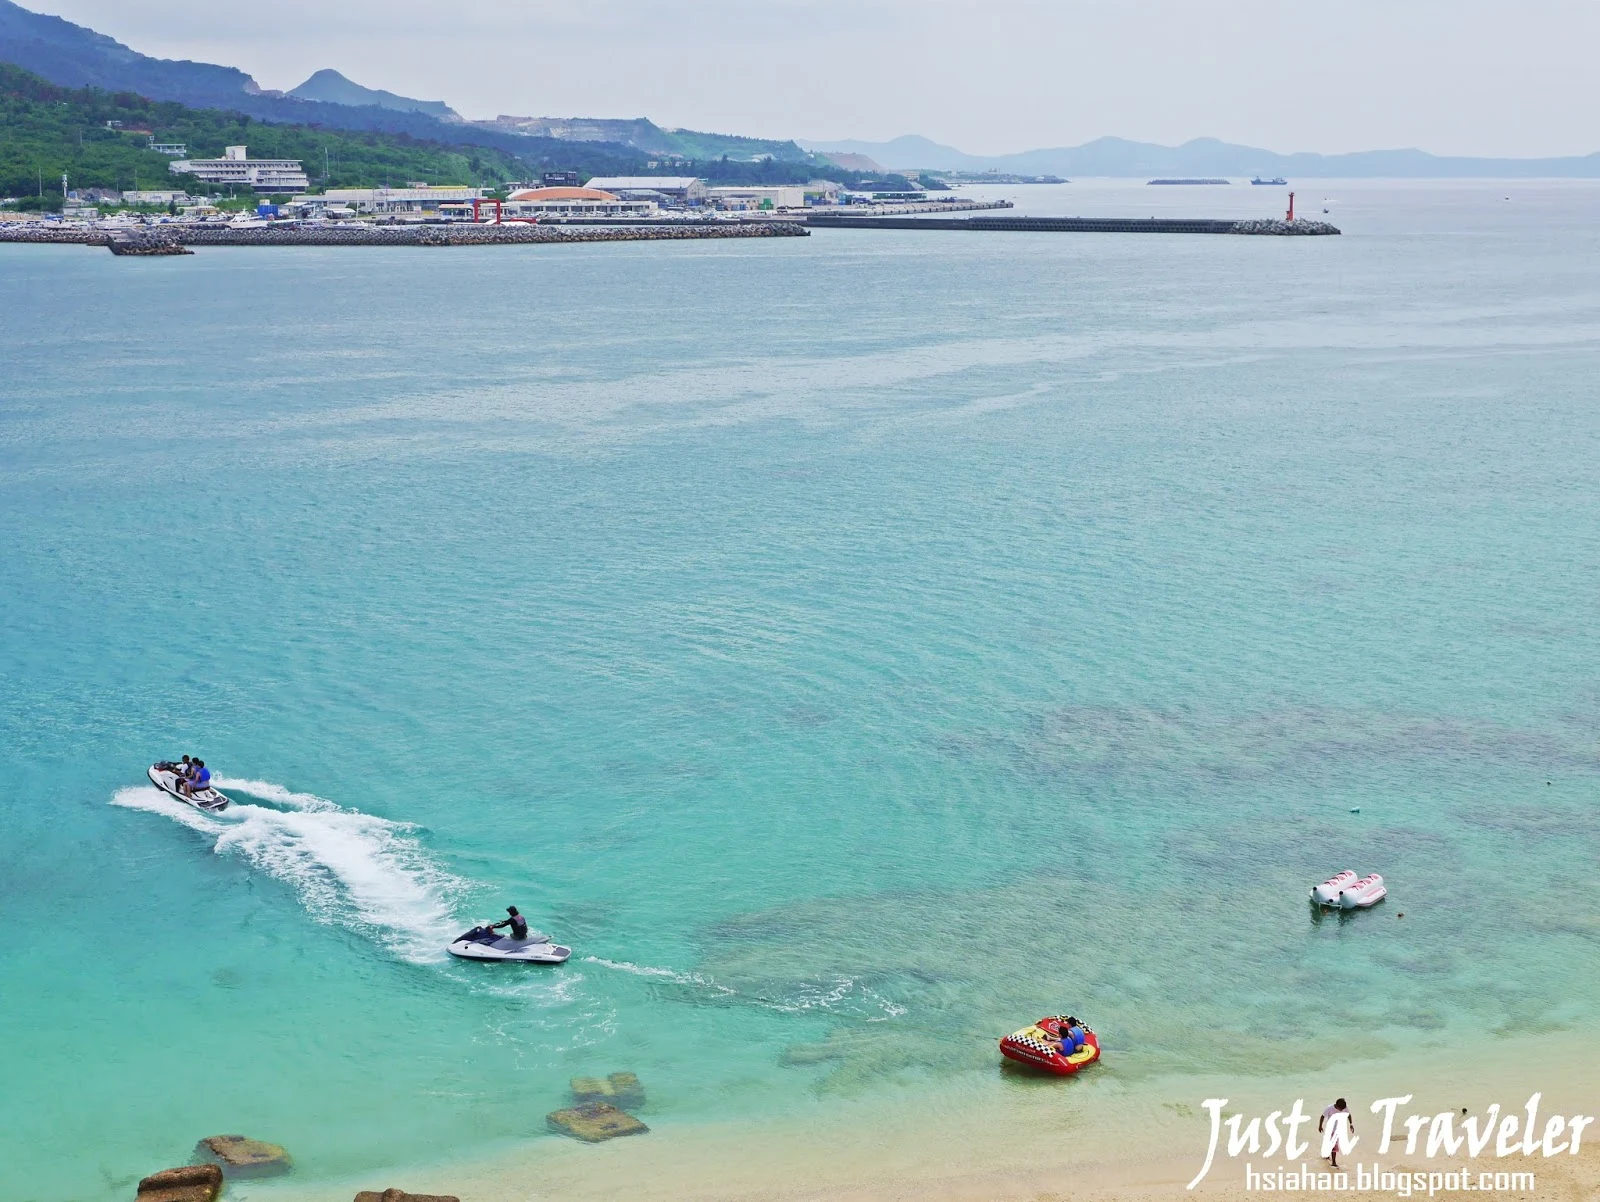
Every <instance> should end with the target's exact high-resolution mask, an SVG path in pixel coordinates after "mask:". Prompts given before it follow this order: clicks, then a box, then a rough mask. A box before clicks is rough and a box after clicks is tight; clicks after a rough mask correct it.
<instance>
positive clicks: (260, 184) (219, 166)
mask: <svg viewBox="0 0 1600 1202" xmlns="http://www.w3.org/2000/svg"><path fill="white" fill-rule="evenodd" d="M167 170H168V171H170V172H172V174H173V175H193V176H195V177H197V178H198V179H200V180H203V181H204V182H205V183H208V184H222V185H225V186H233V187H239V188H248V189H250V190H252V191H255V192H299V191H302V190H304V189H306V188H309V187H310V186H311V181H310V180H308V179H307V178H306V173H305V170H304V168H302V167H301V165H300V160H299V159H252V158H250V157H249V155H248V153H247V152H246V148H245V147H243V146H230V147H228V148H227V150H225V151H224V152H223V155H222V157H221V158H220V159H178V160H177V161H176V162H173V163H168V164H167Z"/></svg>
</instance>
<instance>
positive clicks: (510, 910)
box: [489, 906, 528, 939]
mask: <svg viewBox="0 0 1600 1202" xmlns="http://www.w3.org/2000/svg"><path fill="white" fill-rule="evenodd" d="M506 913H507V914H509V915H511V917H510V918H508V919H506V920H505V921H504V922H496V923H491V924H490V926H489V929H490V930H491V931H498V930H499V929H500V928H501V927H510V928H511V937H512V938H513V939H526V938H527V937H528V920H527V919H526V918H524V917H523V916H522V915H521V914H519V913H517V908H516V907H515V906H507V907H506Z"/></svg>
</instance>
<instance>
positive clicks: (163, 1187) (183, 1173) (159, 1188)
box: [137, 1164, 222, 1202]
mask: <svg viewBox="0 0 1600 1202" xmlns="http://www.w3.org/2000/svg"><path fill="white" fill-rule="evenodd" d="M221 1192H222V1170H221V1169H219V1168H218V1167H217V1166H216V1165H214V1164H191V1165H185V1166H183V1167H182V1168H177V1169H162V1170H161V1171H160V1172H159V1173H151V1174H150V1176H148V1177H146V1178H145V1179H144V1180H143V1181H141V1182H139V1195H138V1199H137V1202H217V1195H218V1194H220V1193H221Z"/></svg>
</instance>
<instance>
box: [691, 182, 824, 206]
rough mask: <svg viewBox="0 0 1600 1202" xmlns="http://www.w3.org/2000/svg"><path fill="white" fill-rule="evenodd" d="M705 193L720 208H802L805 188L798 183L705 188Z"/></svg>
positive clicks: (804, 199)
mask: <svg viewBox="0 0 1600 1202" xmlns="http://www.w3.org/2000/svg"><path fill="white" fill-rule="evenodd" d="M706 195H707V196H708V198H709V199H710V200H711V202H712V203H713V204H715V205H716V206H717V207H718V208H720V209H733V210H736V211H739V210H750V209H802V208H804V207H805V203H806V190H805V189H804V188H802V187H801V186H800V185H798V184H795V185H792V186H787V185H785V186H778V187H754V188H707V189H706Z"/></svg>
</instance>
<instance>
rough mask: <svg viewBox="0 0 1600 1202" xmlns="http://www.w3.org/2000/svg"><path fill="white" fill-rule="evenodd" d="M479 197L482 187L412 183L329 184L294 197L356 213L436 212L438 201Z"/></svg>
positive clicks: (465, 199)
mask: <svg viewBox="0 0 1600 1202" xmlns="http://www.w3.org/2000/svg"><path fill="white" fill-rule="evenodd" d="M482 197H483V189H482V188H467V187H456V186H453V185H444V186H440V187H433V186H430V185H428V184H414V185H412V186H411V187H409V188H329V189H328V190H327V192H325V193H323V195H321V196H297V197H295V200H296V201H297V202H300V201H321V202H322V203H324V204H325V205H328V206H330V207H335V206H343V207H346V208H350V209H352V210H354V211H355V212H357V213H438V212H439V206H440V205H446V204H455V203H459V202H461V201H467V202H469V203H470V202H471V201H474V200H479V199H482Z"/></svg>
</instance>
